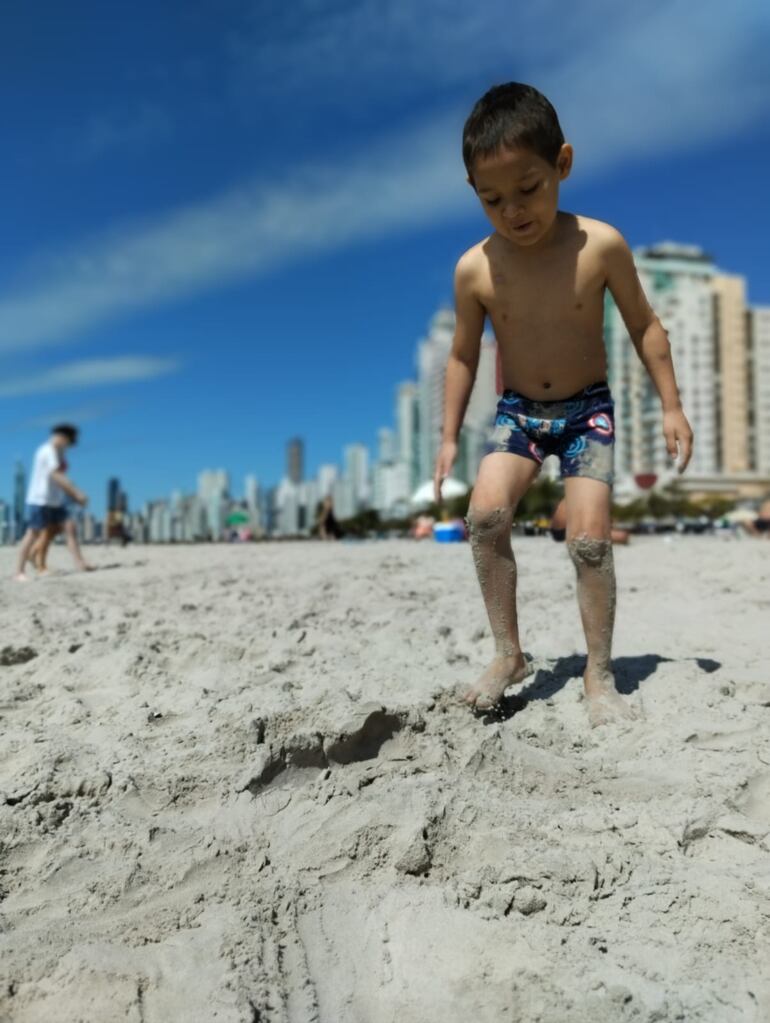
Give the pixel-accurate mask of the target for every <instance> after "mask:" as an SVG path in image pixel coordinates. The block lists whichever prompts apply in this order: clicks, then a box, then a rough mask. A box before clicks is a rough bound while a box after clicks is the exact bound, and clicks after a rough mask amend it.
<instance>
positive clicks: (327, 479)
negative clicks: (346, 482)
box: [317, 465, 339, 498]
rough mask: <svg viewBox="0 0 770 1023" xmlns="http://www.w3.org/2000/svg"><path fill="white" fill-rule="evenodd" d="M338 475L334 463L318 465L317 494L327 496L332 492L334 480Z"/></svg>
mask: <svg viewBox="0 0 770 1023" xmlns="http://www.w3.org/2000/svg"><path fill="white" fill-rule="evenodd" d="M338 476H339V469H338V468H337V466H336V465H320V466H319V467H318V477H317V479H318V495H319V498H320V497H328V496H329V494H331V492H332V487H333V486H334V481H335V480H336V479H337V478H338Z"/></svg>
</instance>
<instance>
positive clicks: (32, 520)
mask: <svg viewBox="0 0 770 1023" xmlns="http://www.w3.org/2000/svg"><path fill="white" fill-rule="evenodd" d="M66 518H67V509H66V508H62V507H54V506H53V505H50V504H28V505H27V525H28V526H29V528H30V529H47V528H48V527H49V526H60V525H61V524H62V522H64V520H65V519H66Z"/></svg>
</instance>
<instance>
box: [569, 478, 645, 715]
mask: <svg viewBox="0 0 770 1023" xmlns="http://www.w3.org/2000/svg"><path fill="white" fill-rule="evenodd" d="M565 489H566V491H567V518H568V527H567V531H568V540H567V550H568V552H569V556H570V558H571V559H572V562H573V564H574V565H575V571H576V573H577V597H578V606H579V607H580V617H581V620H582V622H583V632H584V633H585V637H586V647H587V651H588V660H587V663H586V670H585V674H584V676H583V682H584V685H585V695H586V701H587V704H588V717H589V720H590V722H591V724H592V725H601V724H606V723H607V722H609V721H614V720H617V719H619V718H634V717H636V713H635V711H634V709H633V707H632V706H631V705H630V704H629V703H628V702H627V701H626V700H624V699H623V697H622V696H620V694H619V693H618V691H617V689H616V688H615V679H614V676H613V674H612V666H611V653H612V632H613V628H614V625H615V594H616V587H615V564H614V560H613V555H612V540H611V539H610V516H609V488H608V487H607V486H606V484H604V483H600V482H599V481H597V480H591V479H585V478H572V479H568V480H567V481H566V484H565Z"/></svg>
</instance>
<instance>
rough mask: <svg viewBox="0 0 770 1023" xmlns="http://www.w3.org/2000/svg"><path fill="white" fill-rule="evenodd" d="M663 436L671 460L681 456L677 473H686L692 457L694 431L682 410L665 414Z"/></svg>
mask: <svg viewBox="0 0 770 1023" xmlns="http://www.w3.org/2000/svg"><path fill="white" fill-rule="evenodd" d="M663 436H664V437H665V438H666V448H667V449H668V453H669V455H670V456H671V458H672V459H676V457H677V455H678V456H679V464H678V465H677V467H676V469H677V472H684V471H685V469H686V468H687V463H688V462H689V461H690V456H691V455H692V429H691V427H690V424H689V423H688V422H687V416H686V415H685V414H684V412H683V411H682V410H681V409H675V410H673V411H671V412H664V413H663Z"/></svg>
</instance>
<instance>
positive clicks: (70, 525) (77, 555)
mask: <svg viewBox="0 0 770 1023" xmlns="http://www.w3.org/2000/svg"><path fill="white" fill-rule="evenodd" d="M64 539H65V540H66V541H67V547H68V549H69V552H70V554H71V555H72V559H73V561H74V562H75V566H76V567H77V568H78V569H80V571H81V572H91V571H93V568H92V566H91V565H89V564H88V562H87V561H86V560H85V558H84V557H83V554H82V552H81V550H80V544H79V542H78V528H77V526H76V524H75V520H74V519H65V522H64Z"/></svg>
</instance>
